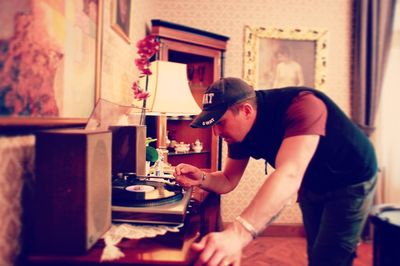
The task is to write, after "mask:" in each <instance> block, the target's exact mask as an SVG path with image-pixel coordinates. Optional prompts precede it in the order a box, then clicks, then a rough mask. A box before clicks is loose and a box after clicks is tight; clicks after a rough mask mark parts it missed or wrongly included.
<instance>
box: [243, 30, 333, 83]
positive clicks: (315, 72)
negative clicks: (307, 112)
mask: <svg viewBox="0 0 400 266" xmlns="http://www.w3.org/2000/svg"><path fill="white" fill-rule="evenodd" d="M244 48H245V53H244V55H245V59H244V60H245V61H244V79H245V80H246V81H247V82H248V83H249V84H251V85H252V86H253V87H254V88H256V89H268V88H281V87H289V86H307V87H313V88H317V89H320V90H322V89H323V87H324V85H325V82H326V64H327V62H326V52H327V38H326V31H322V30H311V29H282V28H263V27H259V28H251V27H249V26H246V27H245V45H244Z"/></svg>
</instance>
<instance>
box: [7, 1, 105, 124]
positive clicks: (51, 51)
mask: <svg viewBox="0 0 400 266" xmlns="http://www.w3.org/2000/svg"><path fill="white" fill-rule="evenodd" d="M60 3H62V6H64V9H61V10H62V11H63V12H60V9H59V6H58V5H52V4H49V3H48V2H47V1H45V0H37V1H34V3H33V4H34V8H32V10H28V11H26V12H24V13H18V10H15V8H14V7H13V6H12V5H10V6H9V10H7V11H8V12H9V13H10V14H15V15H14V16H15V17H16V19H15V20H12V21H11V22H10V23H8V24H5V25H3V26H4V27H8V28H15V27H20V26H18V25H19V24H20V23H21V22H24V21H25V22H27V23H26V27H25V28H24V30H25V31H26V32H25V33H26V34H25V35H24V34H19V35H18V34H16V33H15V31H14V35H13V36H10V38H9V39H7V40H6V42H8V45H10V46H13V45H14V46H15V45H16V44H19V45H17V47H21V48H20V49H19V50H15V49H14V50H12V51H11V49H9V50H10V52H9V53H7V52H6V53H3V54H1V56H0V57H2V60H4V62H5V64H7V66H6V67H4V68H2V71H0V79H1V80H2V82H0V96H1V97H0V129H1V130H3V129H9V128H16V129H18V130H19V129H21V128H27V127H52V126H68V125H83V124H85V123H86V121H87V119H88V118H89V116H90V114H91V112H92V111H93V108H94V106H95V104H96V102H97V100H98V99H99V98H100V81H101V77H100V76H101V39H102V27H101V25H102V12H103V6H102V3H103V1H100V0H92V1H84V0H79V1H67V0H64V1H61V2H60ZM39 14H40V15H39ZM19 18H22V20H21V21H20V20H19ZM71 25H75V26H74V27H71ZM31 35H33V36H36V35H38V38H36V39H34V40H31V39H29V40H28V41H27V40H26V39H24V36H31ZM42 40H44V41H42ZM46 40H47V41H46ZM13 58H23V59H24V60H25V61H23V63H20V64H16V62H15V60H14V59H13ZM13 60H14V61H13ZM12 66H18V68H16V69H15V70H14V72H13V68H12ZM26 66H28V67H26ZM13 73H18V74H19V76H18V78H14V81H13V77H14V76H15V75H14V74H13Z"/></svg>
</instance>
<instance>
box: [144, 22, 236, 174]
mask: <svg viewBox="0 0 400 266" xmlns="http://www.w3.org/2000/svg"><path fill="white" fill-rule="evenodd" d="M151 22H152V28H151V32H152V34H154V35H156V36H157V38H158V40H159V41H160V42H161V48H160V51H159V53H158V55H157V56H158V58H157V59H158V60H163V61H172V62H178V63H184V64H187V74H188V80H189V85H190V88H191V92H192V94H193V97H194V98H195V100H196V102H197V104H198V105H199V106H200V107H201V106H202V95H203V93H204V91H205V90H206V89H207V86H208V85H210V84H211V83H212V82H213V81H215V80H218V79H219V78H220V77H223V59H224V51H225V50H226V46H227V41H228V40H229V38H228V37H225V36H222V35H218V34H215V33H211V32H207V31H203V30H199V29H195V28H191V27H187V26H183V25H178V24H174V23H170V22H166V21H162V20H152V21H151ZM177 97H179V96H177ZM190 122H191V120H190V119H189V120H187V119H186V120H185V119H182V118H178V117H170V118H169V119H167V130H168V132H169V138H170V140H176V141H177V142H181V141H183V142H184V143H193V142H195V140H196V139H199V140H200V141H201V142H202V143H203V151H202V152H200V153H199V152H189V153H183V154H182V153H180V154H176V153H174V152H170V153H169V154H168V162H169V163H171V164H172V165H177V164H178V163H182V162H184V163H190V164H193V165H195V166H197V167H199V168H202V169H204V170H208V171H216V170H217V169H219V168H220V166H219V165H220V162H219V160H220V159H219V157H220V156H218V151H219V150H220V148H219V147H218V145H219V141H218V137H217V136H214V135H213V134H212V130H211V129H193V128H191V127H190V126H189V124H190ZM160 123H161V122H160V118H158V121H157V123H156V126H157V127H160ZM156 132H160V130H156ZM157 134H158V135H156V136H155V137H156V138H157V139H158V140H159V139H160V135H159V133H157Z"/></svg>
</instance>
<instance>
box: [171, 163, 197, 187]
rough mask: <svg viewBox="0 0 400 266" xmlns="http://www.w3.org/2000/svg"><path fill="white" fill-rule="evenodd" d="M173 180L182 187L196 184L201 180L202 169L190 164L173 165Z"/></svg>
mask: <svg viewBox="0 0 400 266" xmlns="http://www.w3.org/2000/svg"><path fill="white" fill-rule="evenodd" d="M174 176H175V181H176V182H177V183H178V184H179V185H181V186H182V187H184V188H189V187H192V186H198V185H200V184H201V182H202V178H203V171H201V170H200V169H199V168H197V167H195V166H193V165H190V164H184V163H181V164H178V165H177V166H176V167H175V172H174Z"/></svg>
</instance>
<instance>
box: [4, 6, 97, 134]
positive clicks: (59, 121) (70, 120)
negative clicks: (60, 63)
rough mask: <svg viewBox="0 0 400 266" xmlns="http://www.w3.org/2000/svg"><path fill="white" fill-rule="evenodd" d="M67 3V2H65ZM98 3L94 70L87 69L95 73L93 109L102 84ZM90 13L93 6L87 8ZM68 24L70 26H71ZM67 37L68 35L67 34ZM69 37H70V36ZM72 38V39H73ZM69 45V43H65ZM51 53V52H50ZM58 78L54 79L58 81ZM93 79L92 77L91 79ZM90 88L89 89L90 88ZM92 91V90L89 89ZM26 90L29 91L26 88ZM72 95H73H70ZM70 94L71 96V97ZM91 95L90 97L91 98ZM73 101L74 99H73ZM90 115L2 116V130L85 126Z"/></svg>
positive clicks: (88, 83) (88, 82)
mask: <svg viewBox="0 0 400 266" xmlns="http://www.w3.org/2000/svg"><path fill="white" fill-rule="evenodd" d="M65 1H66V0H65ZM92 3H96V5H97V6H96V10H95V11H96V12H97V13H96V14H92V15H95V17H96V21H95V28H94V32H95V37H94V41H93V44H94V48H95V49H93V50H91V51H93V54H92V55H91V56H93V58H94V64H93V66H92V67H93V69H92V68H90V69H89V67H88V68H87V69H88V70H90V72H92V73H93V80H91V79H88V80H87V85H90V86H93V91H92V92H91V93H92V94H93V109H94V107H95V104H96V102H97V100H98V99H99V98H100V82H101V45H102V31H103V29H102V21H103V17H102V14H103V1H101V0H98V1H97V2H92ZM87 8H88V9H89V12H90V11H93V10H90V8H92V7H91V6H88V7H87ZM65 23H66V24H68V23H69V24H71V23H72V22H71V21H69V20H66V22H65ZM69 24H68V25H69ZM65 35H67V34H65ZM68 36H69V35H68ZM71 38H72V37H71ZM70 41H71V42H70V43H69V44H68V45H70V44H71V43H75V41H74V40H70ZM65 43H66V45H67V41H65ZM49 53H51V52H49ZM60 71H61V70H60ZM56 78H57V77H54V79H56ZM89 78H92V77H89ZM88 88H89V87H88ZM89 89H90V90H91V88H89ZM25 90H29V89H27V88H25ZM62 90H63V91H62V92H65V91H66V90H68V88H66V87H63V88H62ZM70 94H71V93H70ZM70 94H69V96H71V95H70ZM75 96H76V97H79V95H75ZM63 97H68V96H66V94H64V95H63ZM90 97H91V95H89V98H90ZM71 100H72V101H73V100H74V98H71ZM89 115H90V114H88V116H87V117H86V114H85V115H82V116H78V117H68V116H50V115H49V116H30V115H26V116H22V115H9V116H6V115H4V116H0V128H3V129H5V130H6V129H7V130H8V129H10V130H14V129H16V130H21V129H22V128H29V127H53V126H74V125H83V124H85V123H86V122H87V119H88V118H89Z"/></svg>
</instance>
